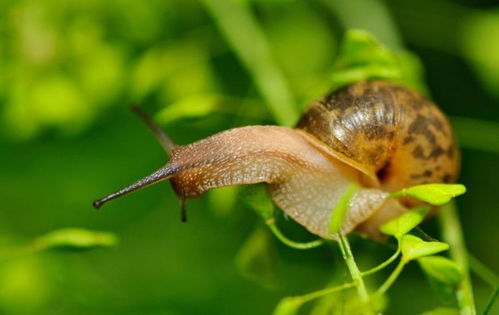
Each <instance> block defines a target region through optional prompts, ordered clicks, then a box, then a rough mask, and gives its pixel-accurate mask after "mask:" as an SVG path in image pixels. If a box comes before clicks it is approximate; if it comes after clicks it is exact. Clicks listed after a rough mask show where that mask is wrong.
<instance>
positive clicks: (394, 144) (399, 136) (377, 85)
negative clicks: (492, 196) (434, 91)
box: [297, 81, 460, 191]
mask: <svg viewBox="0 0 499 315" xmlns="http://www.w3.org/2000/svg"><path fill="white" fill-rule="evenodd" d="M297 128H298V129H301V130H304V131H306V132H308V133H309V134H312V135H313V136H315V137H316V138H318V139H319V140H321V141H322V142H324V143H326V144H327V145H328V146H329V148H330V149H331V153H332V154H333V155H334V156H335V157H336V158H338V159H339V160H341V161H342V162H344V163H346V164H349V165H351V166H353V167H355V168H356V169H358V170H359V171H361V172H362V173H363V174H365V175H366V176H367V178H368V179H370V182H371V183H374V184H373V185H376V186H381V187H383V188H384V190H386V191H396V190H399V189H401V188H403V187H408V186H412V185H417V184H424V183H449V182H454V181H455V180H456V177H457V173H458V169H459V160H460V157H459V152H458V150H457V147H456V144H455V141H454V137H453V134H452V130H451V127H450V125H449V122H448V120H447V119H446V117H445V116H444V114H443V113H442V112H441V111H440V110H439V109H438V108H437V106H435V104H433V103H432V102H430V101H429V100H427V99H426V98H424V97H423V96H421V95H419V94H417V93H415V92H413V91H411V90H409V89H407V88H404V87H402V86H398V85H395V84H391V83H387V82H383V81H364V82H359V83H355V84H351V85H348V86H345V87H342V88H340V89H338V90H336V91H334V92H332V93H330V94H328V95H326V96H324V97H323V98H321V99H319V100H318V101H316V102H313V103H312V104H310V105H309V107H308V108H307V109H306V111H305V112H304V113H303V115H302V117H301V119H300V121H299V123H298V125H297Z"/></svg>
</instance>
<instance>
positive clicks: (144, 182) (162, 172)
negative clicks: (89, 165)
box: [92, 165, 177, 209]
mask: <svg viewBox="0 0 499 315" xmlns="http://www.w3.org/2000/svg"><path fill="white" fill-rule="evenodd" d="M176 172H177V168H175V167H171V166H168V165H167V166H165V167H163V168H160V169H159V170H157V171H155V172H154V173H152V174H150V175H148V176H146V177H144V178H142V179H139V180H138V181H136V182H135V183H133V184H131V185H130V186H127V187H125V188H122V189H120V190H118V191H117V192H114V193H112V194H110V195H107V196H105V197H103V198H101V199H98V200H95V201H94V202H93V203H92V205H93V206H94V208H95V209H99V208H100V207H102V205H103V204H105V203H106V202H108V201H111V200H113V199H116V198H119V197H121V196H124V195H126V194H129V193H131V192H134V191H136V190H139V189H142V188H144V187H147V186H150V185H152V184H155V183H157V182H160V181H163V180H165V179H169V178H170V177H171V176H172V175H174V174H175V173H176Z"/></svg>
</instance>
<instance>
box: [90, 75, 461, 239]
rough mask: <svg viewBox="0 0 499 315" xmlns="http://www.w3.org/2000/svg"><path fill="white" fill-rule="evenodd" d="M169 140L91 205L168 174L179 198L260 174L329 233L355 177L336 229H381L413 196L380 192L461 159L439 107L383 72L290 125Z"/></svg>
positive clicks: (445, 179)
mask: <svg viewBox="0 0 499 315" xmlns="http://www.w3.org/2000/svg"><path fill="white" fill-rule="evenodd" d="M161 136H164V137H166V135H165V134H162V135H160V138H161ZM168 142H170V143H167V145H164V146H165V147H166V148H167V151H169V154H170V160H169V161H168V163H167V164H166V165H165V166H164V167H162V168H160V169H159V170H157V171H156V172H154V173H153V174H151V175H149V176H147V177H145V178H143V179H141V180H139V181H137V182H136V183H134V184H132V185H130V186H128V187H125V188H123V189H121V190H120V191H118V192H116V193H113V194H111V195H108V196H106V197H104V198H102V199H100V200H97V201H95V202H94V207H96V208H99V207H100V206H101V205H102V204H104V203H105V202H107V201H109V200H112V199H115V198H117V197H120V196H122V195H124V194H127V193H129V192H131V191H135V190H137V189H140V188H143V187H145V186H148V185H150V184H153V183H155V182H159V181H162V180H166V179H170V180H171V183H172V186H173V188H174V190H175V192H176V194H177V195H178V196H179V198H180V199H181V200H182V201H183V200H186V199H188V198H195V197H197V196H199V195H201V194H203V193H204V192H206V191H207V190H210V189H213V188H217V187H222V186H230V185H243V184H254V183H266V184H268V188H269V193H270V196H271V198H272V200H273V201H274V203H275V204H276V205H277V206H278V207H279V208H280V209H281V210H283V211H284V212H285V213H286V214H288V215H289V216H290V217H292V218H293V219H294V220H296V221H297V222H298V223H300V224H301V225H303V226H304V227H305V228H307V229H308V230H309V231H310V232H312V233H314V234H317V235H319V236H321V237H323V238H326V239H334V238H335V235H333V234H331V233H330V232H329V231H328V226H329V221H330V218H331V213H332V211H333V209H334V207H335V205H336V204H337V203H338V200H339V199H340V198H341V197H342V195H343V194H344V193H345V191H346V189H347V188H348V187H349V185H351V184H357V185H358V186H359V187H360V188H359V189H358V190H357V192H356V193H355V194H354V196H353V197H352V199H351V200H350V202H349V209H348V212H347V214H346V217H345V220H344V222H343V225H342V228H341V231H342V233H345V234H346V233H349V232H350V231H352V230H354V229H357V230H360V231H363V232H364V233H366V234H368V235H370V236H372V237H378V236H379V234H378V233H379V232H378V227H379V225H381V224H382V223H384V222H386V221H387V220H389V219H391V218H394V217H396V216H398V215H400V214H401V213H403V212H404V211H406V210H407V209H408V207H411V206H413V205H415V204H416V202H415V201H414V200H411V199H400V200H395V199H386V197H387V196H388V194H389V193H390V192H393V191H397V190H400V189H402V188H404V187H408V186H412V185H417V184H423V183H449V182H453V181H455V179H456V176H457V173H458V168H459V152H458V150H457V147H456V145H455V143H454V140H453V135H452V130H451V128H450V125H449V123H448V121H447V119H446V118H445V116H444V115H443V114H442V113H441V112H440V110H439V109H438V108H437V107H436V106H435V105H434V104H433V103H432V102H430V101H428V100H426V99H425V98H424V97H422V96H420V95H418V94H417V93H415V92H412V91H411V90H409V89H407V88H404V87H401V86H397V85H394V84H391V83H387V82H382V81H365V82H359V83H354V84H351V85H348V86H345V87H342V88H340V89H338V90H336V91H333V92H332V93H330V94H328V95H326V96H324V97H323V98H321V99H319V100H318V101H315V102H313V103H312V104H310V105H309V106H308V108H307V109H306V110H305V111H304V113H303V115H302V117H301V119H300V121H299V122H298V124H297V126H296V128H295V129H292V128H287V127H279V126H246V127H240V128H234V129H229V130H226V131H222V132H220V133H217V134H215V135H213V136H211V137H208V138H206V139H203V140H200V141H197V142H194V143H192V144H189V145H185V146H176V145H173V144H172V142H171V141H170V140H168Z"/></svg>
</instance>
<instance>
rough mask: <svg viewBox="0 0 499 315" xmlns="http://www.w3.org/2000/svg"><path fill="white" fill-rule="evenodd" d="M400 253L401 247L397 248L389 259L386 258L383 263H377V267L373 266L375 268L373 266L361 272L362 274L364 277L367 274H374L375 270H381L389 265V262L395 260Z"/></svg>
mask: <svg viewBox="0 0 499 315" xmlns="http://www.w3.org/2000/svg"><path fill="white" fill-rule="evenodd" d="M399 255H400V248H397V251H396V252H395V253H394V254H393V255H392V256H391V257H390V258H388V259H387V260H385V261H384V262H382V263H381V264H379V265H377V266H376V267H373V268H371V269H369V270H366V271H363V272H361V273H360V275H361V276H362V277H365V276H369V275H371V274H373V273H375V272H378V271H380V270H381V269H383V268H385V267H387V266H388V265H389V264H391V263H392V262H394V261H395V259H397V257H398V256H399Z"/></svg>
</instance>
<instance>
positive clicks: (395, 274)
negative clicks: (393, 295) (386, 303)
mask: <svg viewBox="0 0 499 315" xmlns="http://www.w3.org/2000/svg"><path fill="white" fill-rule="evenodd" d="M406 263H407V261H406V260H405V259H403V258H402V259H401V260H400V262H399V263H398V265H397V267H395V269H394V270H393V272H392V273H391V274H390V276H389V277H388V279H386V281H385V282H384V283H383V284H382V285H381V287H379V289H378V291H376V294H378V295H383V294H385V292H386V291H388V289H389V288H390V287H391V286H392V284H393V283H394V282H395V280H397V278H398V276H399V275H400V273H401V272H402V269H404V266H405V264H406Z"/></svg>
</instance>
